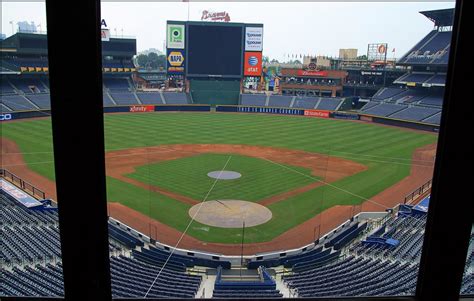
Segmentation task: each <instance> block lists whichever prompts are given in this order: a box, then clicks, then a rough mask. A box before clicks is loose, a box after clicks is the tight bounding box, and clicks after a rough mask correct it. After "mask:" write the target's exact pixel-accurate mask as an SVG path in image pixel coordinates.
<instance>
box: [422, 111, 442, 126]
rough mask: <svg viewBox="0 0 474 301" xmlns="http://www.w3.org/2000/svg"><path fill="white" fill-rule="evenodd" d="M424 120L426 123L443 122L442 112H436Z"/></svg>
mask: <svg viewBox="0 0 474 301" xmlns="http://www.w3.org/2000/svg"><path fill="white" fill-rule="evenodd" d="M422 121H423V122H426V123H431V124H440V123H441V112H439V113H438V114H435V115H433V116H430V117H428V118H426V119H423V120H422Z"/></svg>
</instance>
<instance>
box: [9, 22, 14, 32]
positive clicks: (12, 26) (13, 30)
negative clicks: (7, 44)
mask: <svg viewBox="0 0 474 301" xmlns="http://www.w3.org/2000/svg"><path fill="white" fill-rule="evenodd" d="M10 24H11V25H12V35H14V34H15V28H14V27H13V21H10Z"/></svg>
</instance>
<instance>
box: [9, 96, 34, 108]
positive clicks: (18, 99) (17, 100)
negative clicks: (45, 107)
mask: <svg viewBox="0 0 474 301" xmlns="http://www.w3.org/2000/svg"><path fill="white" fill-rule="evenodd" d="M0 100H1V103H3V104H4V105H6V106H8V107H9V108H10V109H12V110H13V111H31V110H37V108H36V107H35V106H34V105H33V103H31V102H30V101H28V99H26V98H25V97H23V96H21V95H0Z"/></svg>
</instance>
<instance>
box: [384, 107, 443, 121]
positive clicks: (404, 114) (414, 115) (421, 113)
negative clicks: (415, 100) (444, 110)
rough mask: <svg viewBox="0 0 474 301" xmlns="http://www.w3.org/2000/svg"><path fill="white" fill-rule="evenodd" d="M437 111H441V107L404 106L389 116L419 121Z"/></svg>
mask: <svg viewBox="0 0 474 301" xmlns="http://www.w3.org/2000/svg"><path fill="white" fill-rule="evenodd" d="M439 112H441V109H436V108H426V107H409V108H406V109H405V110H402V111H399V112H397V113H395V114H393V115H391V116H390V117H391V118H397V119H404V120H415V121H421V120H423V119H425V118H428V117H429V116H432V115H435V114H437V113H439Z"/></svg>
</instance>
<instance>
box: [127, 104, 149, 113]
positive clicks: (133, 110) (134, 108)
mask: <svg viewBox="0 0 474 301" xmlns="http://www.w3.org/2000/svg"><path fill="white" fill-rule="evenodd" d="M129 110H130V113H143V112H154V111H155V106H150V105H148V106H130V107H129Z"/></svg>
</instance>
